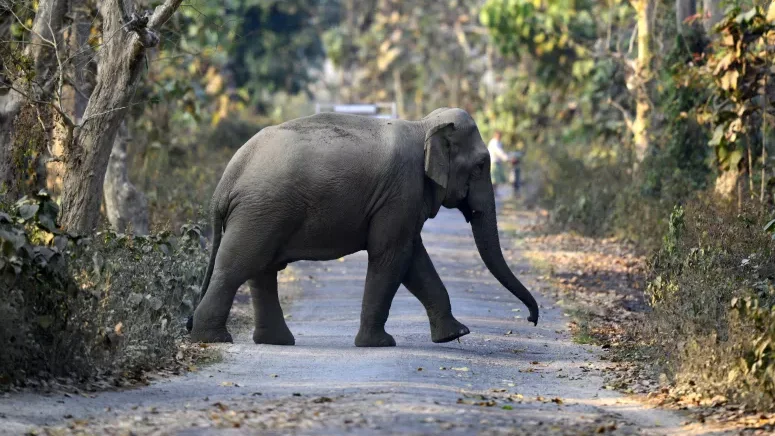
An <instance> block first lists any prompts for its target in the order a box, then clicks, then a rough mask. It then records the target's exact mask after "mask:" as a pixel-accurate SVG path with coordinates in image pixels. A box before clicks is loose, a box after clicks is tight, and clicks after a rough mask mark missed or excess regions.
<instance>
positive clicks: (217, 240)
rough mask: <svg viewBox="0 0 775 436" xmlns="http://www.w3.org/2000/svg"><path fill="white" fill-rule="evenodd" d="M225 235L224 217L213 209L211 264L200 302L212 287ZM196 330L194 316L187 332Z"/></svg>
mask: <svg viewBox="0 0 775 436" xmlns="http://www.w3.org/2000/svg"><path fill="white" fill-rule="evenodd" d="M222 234H223V216H222V214H221V212H220V211H219V210H218V208H217V207H216V208H214V209H213V248H212V250H210V263H208V264H207V272H206V273H205V279H204V281H203V282H202V289H201V290H200V291H199V301H202V298H204V296H205V293H206V292H207V288H208V287H209V286H210V278H211V277H212V276H213V268H215V256H216V255H217V254H218V247H220V246H221V235H222ZM199 301H197V303H196V304H195V305H194V309H196V306H198V305H199ZM192 328H194V315H193V314H192V315H191V316H189V317H188V321H186V330H188V331H189V332H190V331H191V329H192Z"/></svg>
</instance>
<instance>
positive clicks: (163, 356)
mask: <svg viewBox="0 0 775 436" xmlns="http://www.w3.org/2000/svg"><path fill="white" fill-rule="evenodd" d="M57 213H58V207H57V205H56V203H54V201H53V200H52V199H51V198H50V197H49V196H48V195H46V194H45V193H43V192H41V193H39V194H38V195H36V196H35V197H34V198H27V197H25V198H23V199H22V200H20V201H19V202H17V203H16V204H15V205H14V206H13V207H12V208H11V209H10V210H9V211H8V213H2V214H0V248H1V249H2V250H1V251H0V273H2V281H1V282H0V323H3V325H1V326H0V347H2V349H3V350H4V352H3V353H1V354H0V378H2V380H3V381H5V382H8V381H13V380H21V379H24V378H25V377H29V376H37V375H40V374H46V375H53V376H64V375H73V374H75V375H77V376H80V377H90V376H94V375H96V374H98V373H126V372H134V371H140V370H145V369H150V368H153V367H158V366H163V365H165V364H167V363H170V362H172V359H174V356H175V354H176V353H177V346H176V344H177V342H178V341H179V339H181V337H182V336H183V334H184V333H185V329H184V325H185V318H186V317H187V316H188V315H189V314H190V312H191V310H192V305H193V304H192V302H193V298H194V296H195V295H196V293H198V291H199V285H200V284H201V281H202V278H203V276H204V268H205V266H206V264H207V253H206V250H205V249H204V238H203V237H202V235H201V232H200V230H199V228H198V227H197V226H193V225H185V226H183V228H182V229H181V232H180V234H179V235H178V236H175V235H173V234H171V233H169V232H163V233H160V234H155V235H151V236H144V237H140V236H131V235H124V234H117V233H114V232H110V231H108V232H99V233H97V234H95V235H94V236H93V237H90V238H83V237H77V236H75V235H70V234H66V233H64V232H62V231H61V230H59V229H58V228H57V227H56V224H55V223H56V217H57Z"/></svg>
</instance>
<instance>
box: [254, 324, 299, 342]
mask: <svg viewBox="0 0 775 436" xmlns="http://www.w3.org/2000/svg"><path fill="white" fill-rule="evenodd" d="M283 327H284V328H265V327H262V328H258V327H256V329H255V330H253V342H255V343H256V344H268V345H295V344H296V339H295V338H294V337H293V334H292V333H291V331H290V330H288V326H286V325H284V324H283Z"/></svg>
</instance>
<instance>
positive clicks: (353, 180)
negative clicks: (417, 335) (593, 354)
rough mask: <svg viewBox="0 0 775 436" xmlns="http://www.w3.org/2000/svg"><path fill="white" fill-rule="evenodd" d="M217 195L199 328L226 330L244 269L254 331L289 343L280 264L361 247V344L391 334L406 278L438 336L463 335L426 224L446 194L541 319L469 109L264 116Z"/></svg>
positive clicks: (206, 334) (201, 336)
mask: <svg viewBox="0 0 775 436" xmlns="http://www.w3.org/2000/svg"><path fill="white" fill-rule="evenodd" d="M212 204H213V228H214V232H215V233H214V238H213V250H212V254H211V258H210V265H209V267H208V269H207V274H206V278H205V281H204V284H203V286H202V299H201V302H200V303H199V305H198V307H197V309H196V311H195V312H194V316H193V322H192V320H191V319H189V330H190V331H191V339H192V340H193V341H200V342H231V340H232V339H231V335H230V334H229V332H228V331H227V330H226V319H227V317H228V315H229V311H230V310H231V306H232V302H233V300H234V295H235V293H236V292H237V288H238V287H239V286H240V285H242V284H243V283H245V282H248V284H249V286H250V292H251V296H252V301H253V307H254V309H255V322H256V328H255V331H254V333H253V340H254V341H255V342H256V343H260V344H278V345H293V344H294V338H293V335H292V334H291V332H290V330H288V326H287V325H286V324H285V320H284V319H283V313H282V309H281V308H280V302H279V300H278V296H277V272H278V271H280V270H282V269H283V268H285V267H286V265H287V264H288V263H291V262H294V261H297V260H331V259H337V258H339V257H342V256H345V255H348V254H351V253H354V252H356V251H360V250H367V251H368V255H369V265H368V270H367V273H366V285H365V290H364V295H363V306H362V309H361V325H360V330H359V331H358V334H357V336H356V337H355V345H356V346H359V347H384V346H394V345H395V344H396V342H395V340H394V339H393V337H392V336H391V335H389V334H388V333H387V332H385V322H386V321H387V318H388V313H389V312H390V305H391V303H392V301H393V297H394V296H395V294H396V291H397V290H398V287H399V285H401V284H402V283H403V284H404V286H406V288H407V289H409V291H410V292H411V293H412V294H414V295H415V296H416V297H417V299H418V300H420V302H421V303H422V304H423V305H424V306H425V309H426V311H427V313H428V318H429V320H430V328H431V338H432V340H433V342H447V341H451V340H453V339H456V338H459V337H460V336H463V335H466V334H468V333H469V330H468V328H466V326H464V325H463V324H461V323H459V322H458V321H457V320H456V319H455V317H454V316H452V310H451V307H450V302H449V295H448V294H447V290H446V288H445V287H444V284H443V283H442V282H441V279H440V278H439V275H438V273H437V272H436V270H435V269H434V267H433V263H432V262H431V259H430V257H428V253H427V252H426V251H425V247H424V246H423V243H422V238H421V237H420V231H421V230H422V226H423V224H424V223H425V220H427V219H429V218H433V217H434V216H436V213H437V212H438V211H439V208H440V207H441V206H444V207H446V208H458V209H459V210H460V211H461V212H462V213H463V215H464V216H465V219H466V221H467V222H470V223H471V227H472V229H473V234H474V239H475V241H476V246H477V249H478V250H479V254H480V255H481V257H482V260H483V261H484V263H485V265H486V266H487V268H488V269H489V270H490V272H491V273H492V274H493V276H495V277H496V278H497V279H498V281H500V283H501V284H502V285H503V286H504V287H506V289H508V290H509V291H511V293H512V294H514V295H515V296H516V297H517V298H519V299H520V300H522V302H523V303H524V304H525V305H526V306H527V307H528V309H529V310H530V316H529V317H528V321H530V322H533V323H536V322H537V321H538V305H537V304H536V301H535V300H534V299H533V296H532V295H530V292H529V291H528V290H527V289H525V287H524V286H523V285H522V283H520V282H519V280H518V279H517V278H516V277H515V276H514V274H512V272H511V270H510V269H509V267H508V266H507V265H506V262H505V260H504V259H503V254H502V253H501V249H500V243H499V241H498V229H497V223H496V219H495V199H494V195H493V189H492V184H491V183H490V157H489V154H488V152H487V147H486V146H485V144H484V141H482V137H481V135H480V134H479V130H478V129H477V127H476V124H475V123H474V120H473V119H472V118H471V116H470V115H469V114H468V113H466V112H465V111H463V110H461V109H449V108H442V109H437V110H435V111H433V112H432V113H431V114H429V115H428V116H426V117H425V118H423V119H422V120H420V121H401V120H384V119H375V118H367V117H360V116H354V115H342V114H319V115H314V116H310V117H305V118H300V119H296V120H293V121H289V122H286V123H283V124H280V125H277V126H273V127H269V128H266V129H263V130H261V132H259V133H258V134H257V135H255V136H254V137H253V138H251V139H250V140H249V141H248V142H247V143H246V144H245V145H243V146H242V148H240V149H239V150H238V151H237V153H236V154H235V155H234V157H233V158H232V159H231V162H230V163H229V165H228V167H227V168H226V171H225V172H224V174H223V177H222V178H221V181H220V183H219V184H218V187H217V188H216V190H215V193H214V195H213V202H212Z"/></svg>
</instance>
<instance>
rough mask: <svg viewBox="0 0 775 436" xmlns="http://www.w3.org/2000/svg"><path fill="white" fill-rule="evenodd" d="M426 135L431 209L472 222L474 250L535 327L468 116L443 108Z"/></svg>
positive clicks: (483, 149)
mask: <svg viewBox="0 0 775 436" xmlns="http://www.w3.org/2000/svg"><path fill="white" fill-rule="evenodd" d="M421 124H422V125H423V127H424V130H425V132H426V133H425V174H426V176H427V177H428V178H429V179H430V180H431V181H432V183H430V185H431V186H432V187H431V189H432V190H433V192H432V198H433V207H432V208H431V209H432V210H431V213H430V217H433V216H435V215H436V213H437V212H438V210H439V208H440V207H441V206H444V207H446V208H448V209H452V208H457V209H459V210H460V211H461V212H462V213H463V216H464V217H465V219H466V222H470V223H471V229H472V230H473V234H474V240H475V241H476V248H477V250H478V251H479V255H480V256H481V258H482V260H483V261H484V264H485V265H486V266H487V269H488V270H489V271H490V273H492V275H493V276H494V277H495V278H496V279H498V281H499V282H500V283H501V284H502V285H503V286H504V287H505V288H506V289H508V290H509V291H510V292H511V293H512V294H514V296H516V297H517V298H519V299H520V300H521V301H522V302H523V303H524V304H525V305H526V306H527V308H528V310H529V311H530V316H529V317H528V318H527V320H528V321H530V322H532V323H534V324H537V323H538V304H537V303H536V301H535V299H534V298H533V296H532V295H531V294H530V291H528V290H527V289H526V288H525V286H524V285H522V283H521V282H520V281H519V279H517V278H516V277H515V276H514V274H513V273H512V272H511V270H510V269H509V266H508V265H507V264H506V261H505V259H504V258H503V253H502V252H501V247H500V241H499V239H498V224H497V220H496V217H495V195H494V192H493V187H492V183H491V182H490V154H489V152H488V151H487V146H486V145H485V143H484V141H483V140H482V136H481V134H480V133H479V129H478V128H477V127H476V123H475V122H474V120H473V119H472V118H471V116H470V115H469V114H468V113H467V112H465V111H463V110H461V109H451V108H442V109H437V110H435V111H433V112H431V113H430V114H429V115H428V116H426V117H425V118H423V119H422V121H421Z"/></svg>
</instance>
